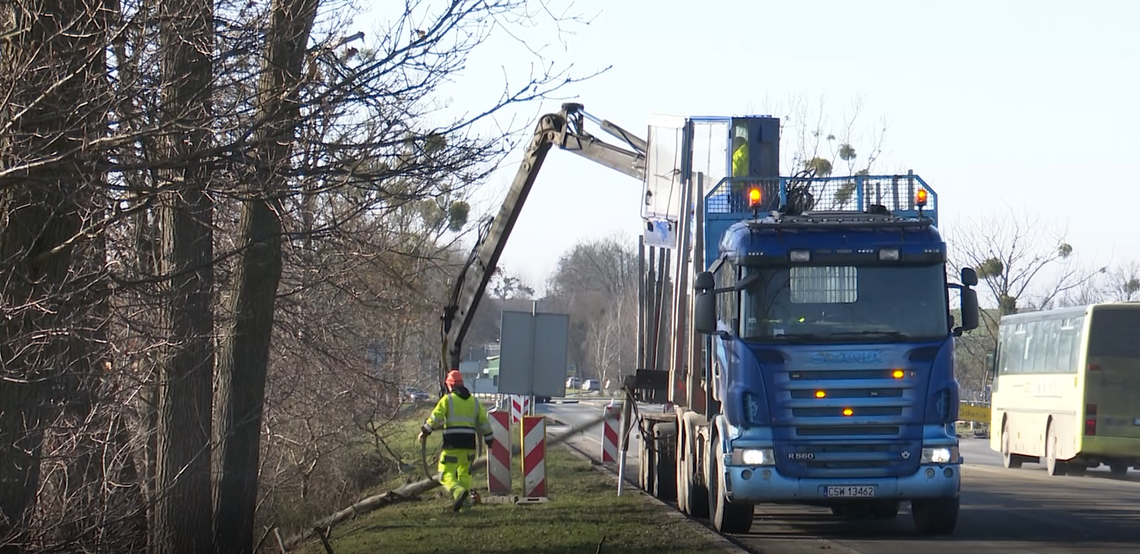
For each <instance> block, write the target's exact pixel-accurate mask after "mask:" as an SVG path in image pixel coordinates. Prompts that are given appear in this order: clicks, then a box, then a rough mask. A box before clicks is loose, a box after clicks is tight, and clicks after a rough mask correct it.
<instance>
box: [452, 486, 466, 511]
mask: <svg viewBox="0 0 1140 554" xmlns="http://www.w3.org/2000/svg"><path fill="white" fill-rule="evenodd" d="M469 494H470V492H469V491H466V490H465V491H463V494H461V495H459V498H456V499H455V503H454V504H452V505H451V511H453V512H458V511H459V509H460V508H462V507H463V504H464V503H466V502H467V496H468V495H469Z"/></svg>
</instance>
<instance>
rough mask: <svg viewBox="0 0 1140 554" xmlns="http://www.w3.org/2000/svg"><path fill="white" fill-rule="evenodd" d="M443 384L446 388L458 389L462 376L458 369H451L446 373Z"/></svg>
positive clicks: (461, 382)
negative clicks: (445, 384)
mask: <svg viewBox="0 0 1140 554" xmlns="http://www.w3.org/2000/svg"><path fill="white" fill-rule="evenodd" d="M444 382H445V383H447V386H448V388H455V387H458V386H460V385H462V384H463V374H462V373H459V370H458V369H453V370H451V371H449V372H448V373H447V380H446V381H444Z"/></svg>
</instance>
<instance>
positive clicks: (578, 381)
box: [566, 377, 582, 389]
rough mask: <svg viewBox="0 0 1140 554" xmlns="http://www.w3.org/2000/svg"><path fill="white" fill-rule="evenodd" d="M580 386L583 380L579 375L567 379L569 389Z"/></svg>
mask: <svg viewBox="0 0 1140 554" xmlns="http://www.w3.org/2000/svg"><path fill="white" fill-rule="evenodd" d="M580 386H582V380H581V379H579V378H577V377H571V378H569V379H567V380H566V388H568V389H576V388H578V387H580Z"/></svg>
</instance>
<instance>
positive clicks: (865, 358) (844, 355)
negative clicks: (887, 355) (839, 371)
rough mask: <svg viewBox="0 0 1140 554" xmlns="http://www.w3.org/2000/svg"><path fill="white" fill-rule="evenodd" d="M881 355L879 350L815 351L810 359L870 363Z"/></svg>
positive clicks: (822, 362) (834, 362)
mask: <svg viewBox="0 0 1140 554" xmlns="http://www.w3.org/2000/svg"><path fill="white" fill-rule="evenodd" d="M882 356H883V352H882V351H881V350H843V351H839V352H826V351H825V352H816V353H815V354H812V356H811V361H812V363H816V364H870V363H874V362H878V361H879V360H880V359H881V358H882Z"/></svg>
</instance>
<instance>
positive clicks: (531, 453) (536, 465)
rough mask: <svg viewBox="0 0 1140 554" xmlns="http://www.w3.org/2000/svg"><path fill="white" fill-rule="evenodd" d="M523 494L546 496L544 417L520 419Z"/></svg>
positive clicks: (527, 495)
mask: <svg viewBox="0 0 1140 554" xmlns="http://www.w3.org/2000/svg"><path fill="white" fill-rule="evenodd" d="M522 473H523V496H525V497H531V498H537V497H546V418H544V417H543V416H523V419H522Z"/></svg>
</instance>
